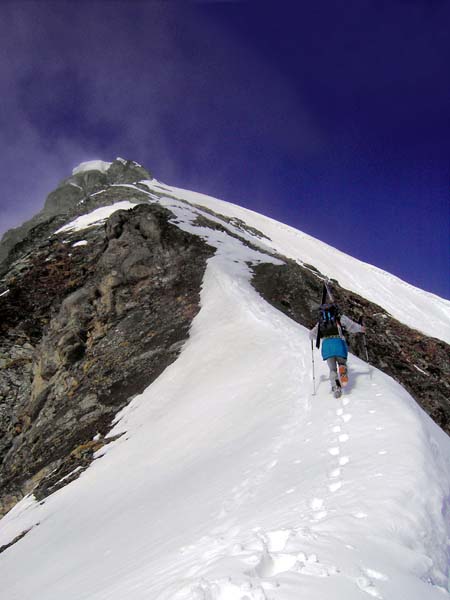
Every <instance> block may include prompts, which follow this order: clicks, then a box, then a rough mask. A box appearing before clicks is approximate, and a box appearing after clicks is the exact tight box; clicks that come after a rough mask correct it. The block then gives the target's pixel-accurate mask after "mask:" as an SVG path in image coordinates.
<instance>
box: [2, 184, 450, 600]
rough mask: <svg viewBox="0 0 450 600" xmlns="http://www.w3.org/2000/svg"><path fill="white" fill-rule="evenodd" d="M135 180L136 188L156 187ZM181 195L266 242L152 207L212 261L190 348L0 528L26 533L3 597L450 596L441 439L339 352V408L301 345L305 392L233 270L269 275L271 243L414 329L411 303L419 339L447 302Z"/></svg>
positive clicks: (285, 332)
mask: <svg viewBox="0 0 450 600" xmlns="http://www.w3.org/2000/svg"><path fill="white" fill-rule="evenodd" d="M147 183H148V186H149V193H150V194H151V193H152V192H151V190H152V189H156V188H155V185H158V186H160V185H161V184H155V182H154V181H152V182H147ZM161 189H162V188H161ZM165 189H166V190H167V192H169V190H168V188H167V187H165ZM183 194H184V198H182V199H185V200H190V201H194V202H196V203H200V204H204V205H207V206H209V207H210V208H212V209H213V210H216V211H218V212H221V213H222V214H227V215H232V216H237V217H239V218H242V219H243V220H245V221H246V222H247V223H248V224H249V225H251V226H253V227H256V228H257V229H260V230H261V231H263V233H265V234H266V235H268V236H269V237H270V238H271V240H272V242H271V243H270V242H268V241H267V240H262V241H258V239H257V238H256V237H254V236H251V237H252V242H253V243H255V244H256V243H258V244H259V247H260V248H261V251H260V252H257V251H256V250H252V249H250V248H248V247H246V246H245V245H244V244H242V243H241V242H240V241H239V240H238V239H235V238H232V237H230V236H228V235H227V234H226V233H224V232H222V231H214V230H211V229H206V228H202V227H196V226H195V225H194V221H195V217H196V214H195V211H194V210H193V209H192V208H191V207H189V206H188V205H187V204H185V203H184V202H181V201H179V200H176V199H174V198H170V197H167V198H165V199H164V198H163V199H161V200H160V202H161V204H163V205H165V206H167V207H169V208H170V210H172V211H173V212H174V213H175V215H176V222H177V224H178V226H179V227H181V228H183V229H185V230H187V231H191V232H194V233H196V234H198V235H202V236H203V237H205V238H206V239H207V240H208V242H209V243H210V244H211V245H213V246H215V247H216V248H217V252H216V254H215V256H214V257H213V258H211V259H210V260H209V262H208V267H207V270H206V273H205V278H204V282H203V287H202V293H201V310H200V312H199V313H198V315H197V316H196V317H195V319H194V321H193V325H192V328H191V334H190V338H189V340H188V342H187V343H186V344H185V346H184V348H183V350H182V352H181V354H180V356H179V358H178V359H177V360H176V361H175V362H174V363H173V364H172V365H171V366H169V367H168V368H167V369H166V370H165V371H164V373H163V374H162V375H161V376H160V377H159V378H158V379H157V380H156V381H155V382H154V383H153V384H152V385H151V386H149V387H148V388H147V389H146V390H145V391H144V393H143V394H141V395H140V396H137V397H136V398H134V399H133V400H132V402H131V403H130V404H129V406H128V407H126V408H125V409H124V410H123V411H121V413H119V414H118V415H117V417H116V420H115V424H114V427H113V429H112V431H111V434H110V435H111V437H112V436H116V435H117V434H123V435H122V436H121V437H120V438H119V439H117V440H115V441H112V442H111V443H110V444H109V445H108V446H106V447H104V448H102V450H100V451H99V452H98V454H97V460H95V461H94V463H93V464H92V465H91V466H90V467H89V468H88V469H87V470H86V471H85V472H83V473H82V474H81V476H80V477H79V479H78V480H76V481H74V482H73V483H71V484H69V485H67V486H66V487H65V488H62V489H60V490H59V491H58V492H56V493H54V494H53V495H52V496H50V497H49V498H47V499H46V500H45V502H43V503H37V502H36V501H35V500H34V499H33V497H27V498H25V499H24V500H23V501H22V502H20V503H19V504H18V505H17V506H16V507H15V508H14V509H13V510H12V511H10V513H8V515H6V516H5V517H4V518H3V519H2V520H1V521H0V546H2V545H4V544H8V543H10V542H11V541H12V540H13V539H15V538H16V536H18V535H20V534H21V533H23V532H24V531H27V530H29V531H28V533H27V534H26V535H25V536H24V537H23V538H22V539H21V540H20V541H19V542H17V543H16V544H14V545H12V546H11V547H10V548H8V549H7V550H5V551H4V552H3V553H2V554H0V582H1V598H2V600H31V599H33V600H34V599H36V598H39V600H61V598H64V600H124V599H126V600H368V599H369V598H379V599H384V600H435V599H436V600H443V599H444V598H450V594H449V593H448V585H449V539H450V439H449V438H448V436H446V435H445V434H444V433H443V432H442V430H440V429H439V427H437V426H436V425H435V424H434V423H433V422H432V421H431V419H430V418H429V417H428V416H427V415H426V414H425V413H424V412H423V411H422V410H421V409H420V408H419V407H418V406H417V404H416V403H415V402H414V400H413V399H412V398H411V396H410V395H409V394H408V393H407V392H406V391H405V390H404V389H403V388H402V387H401V386H400V385H399V384H397V383H396V382H395V381H393V380H392V379H391V378H389V377H388V376H386V375H384V374H383V373H382V372H380V371H378V370H376V369H374V368H372V367H370V366H369V365H367V364H366V363H364V362H362V361H361V360H359V359H357V358H356V357H354V356H350V357H349V369H350V384H349V386H348V388H346V390H345V393H344V394H343V396H342V397H341V398H340V399H339V400H336V399H334V398H333V397H332V396H331V394H330V390H329V382H328V373H327V371H328V369H327V367H326V365H325V364H324V363H323V362H322V361H321V360H320V356H319V354H318V353H317V352H316V354H315V359H316V361H315V364H316V379H317V384H318V385H317V394H316V395H315V396H313V394H312V379H311V345H310V340H309V337H308V331H307V330H306V329H305V328H303V327H301V326H300V325H298V324H296V323H294V322H293V321H291V320H290V319H289V318H288V317H286V316H285V315H283V314H281V313H280V312H278V311H277V310H276V309H275V308H273V307H272V306H271V305H269V304H268V303H266V302H265V301H264V300H263V299H262V298H261V296H260V295H259V294H258V293H257V292H256V291H255V290H254V288H253V287H252V286H251V284H250V278H251V273H250V270H249V268H248V266H247V262H253V263H254V262H258V261H263V262H269V261H272V262H276V259H273V258H270V257H269V256H268V255H267V254H265V253H264V245H265V244H268V245H269V246H272V247H273V248H276V249H277V250H278V251H280V252H283V253H284V254H289V256H294V257H295V258H296V260H299V261H302V262H306V263H309V264H312V265H314V266H316V267H317V268H319V269H320V270H321V271H322V272H324V273H325V274H327V275H331V276H333V277H335V278H337V279H338V280H339V281H340V283H341V285H344V286H348V287H350V288H351V289H355V288H354V287H352V286H350V285H348V282H349V281H350V282H351V283H353V284H354V285H355V286H357V285H362V284H361V283H360V282H359V280H358V273H363V275H364V281H363V283H364V284H365V285H367V286H368V287H370V286H372V287H371V288H370V289H371V293H372V295H375V296H377V297H378V298H379V299H378V300H375V301H377V302H378V303H379V304H380V305H381V306H383V307H385V308H387V307H388V306H390V307H391V309H389V310H390V312H392V311H395V310H398V298H396V297H395V294H397V295H398V290H399V289H401V290H402V294H403V295H404V297H407V301H408V303H410V304H411V306H413V305H414V306H415V307H416V308H415V311H412V313H411V314H410V315H409V316H408V319H409V320H410V321H411V322H412V323H413V326H415V327H418V326H419V324H421V319H420V320H419V319H418V317H417V315H419V314H420V311H421V310H422V308H421V307H422V306H424V305H426V306H427V307H428V311H430V310H431V311H432V314H433V318H432V319H430V323H429V324H428V325H429V327H431V328H432V327H437V325H436V324H440V326H442V323H444V322H446V323H447V324H448V323H449V322H450V314H449V313H450V311H449V308H448V306H447V304H448V303H447V304H446V303H445V301H441V299H439V298H437V299H436V297H434V296H432V295H431V294H426V293H425V292H422V291H421V290H416V288H412V287H411V286H408V285H407V284H405V283H404V282H401V281H400V280H397V279H396V278H395V277H393V276H391V275H388V274H386V273H384V274H383V272H380V271H379V270H378V269H375V268H374V267H370V266H368V265H364V264H363V263H359V261H355V259H351V258H350V257H347V256H345V255H342V253H339V252H338V251H336V250H334V249H332V248H330V247H328V246H326V245H324V244H321V243H320V242H318V241H317V240H313V238H309V236H305V235H304V234H302V233H301V232H296V231H295V230H292V229H290V228H288V227H287V226H284V225H281V224H279V223H275V222H274V221H271V220H270V219H267V218H266V217H261V216H259V215H255V213H250V212H249V211H245V210H244V209H239V210H237V209H236V207H234V206H232V205H227V204H226V203H223V202H221V201H216V200H211V199H207V198H206V199H205V197H201V198H200V197H199V195H193V196H192V197H191V196H189V198H187V197H186V196H188V195H189V194H188V193H187V192H183ZM171 195H174V196H177V197H179V198H181V195H182V194H181V192H180V191H177V190H175V189H174V188H171ZM114 206H117V205H114ZM96 222H97V221H96ZM89 223H91V221H89ZM240 234H241V235H243V234H242V232H240ZM246 235H250V234H245V235H244V237H245V236H246ZM357 263H359V266H358V265H357ZM379 282H384V283H383V285H382V286H381V283H379ZM380 286H381V287H380ZM355 291H358V290H355ZM365 295H366V296H367V297H368V298H370V299H371V300H373V297H371V296H369V293H367V294H365ZM392 314H394V312H392ZM415 315H416V316H415ZM415 318H417V320H414V319H415ZM402 320H403V319H402ZM433 320H434V325H433ZM405 322H406V321H405ZM442 331H443V329H442V328H441V332H442Z"/></svg>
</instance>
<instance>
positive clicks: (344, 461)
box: [339, 456, 350, 467]
mask: <svg viewBox="0 0 450 600" xmlns="http://www.w3.org/2000/svg"><path fill="white" fill-rule="evenodd" d="M349 462H350V458H349V457H348V456H341V458H340V459H339V464H340V465H341V467H343V466H344V465H346V464H348V463H349Z"/></svg>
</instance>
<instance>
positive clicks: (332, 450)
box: [328, 446, 341, 456]
mask: <svg viewBox="0 0 450 600" xmlns="http://www.w3.org/2000/svg"><path fill="white" fill-rule="evenodd" d="M340 451H341V450H340V448H339V446H334V447H333V448H328V452H329V453H330V454H331V456H338V454H339V453H340Z"/></svg>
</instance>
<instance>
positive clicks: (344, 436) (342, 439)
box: [338, 433, 350, 442]
mask: <svg viewBox="0 0 450 600" xmlns="http://www.w3.org/2000/svg"><path fill="white" fill-rule="evenodd" d="M338 439H339V441H340V442H348V440H349V439H350V436H349V435H348V434H346V433H342V434H341V435H340V436H339V438H338Z"/></svg>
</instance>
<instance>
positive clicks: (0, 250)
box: [0, 158, 151, 276]
mask: <svg viewBox="0 0 450 600" xmlns="http://www.w3.org/2000/svg"><path fill="white" fill-rule="evenodd" d="M142 179H151V175H150V173H149V172H148V171H146V169H144V168H143V167H141V165H138V164H137V163H135V162H133V161H131V160H124V159H121V158H118V159H116V160H115V161H114V162H113V163H111V166H110V167H109V169H108V170H107V171H106V172H105V173H104V172H102V171H98V170H89V171H82V172H80V173H76V174H75V175H72V176H71V177H69V178H67V179H64V181H62V182H61V183H60V184H59V186H58V187H57V188H56V190H54V191H53V192H51V193H50V194H49V195H48V196H47V199H46V201H45V205H44V208H43V209H42V210H41V212H39V213H38V214H37V215H35V216H34V217H33V218H32V219H30V220H29V221H26V222H25V223H24V224H23V225H21V226H20V227H17V228H15V229H10V230H9V231H7V232H6V233H5V234H4V236H3V237H2V239H1V242H0V276H1V275H3V274H5V273H6V271H7V270H8V268H9V266H10V265H11V264H12V263H13V262H14V261H16V260H18V259H19V258H21V257H22V256H23V255H24V254H26V253H27V252H28V251H30V249H33V247H34V245H35V244H36V243H38V242H39V241H40V240H45V239H46V238H47V237H48V236H49V235H50V234H51V233H52V232H53V231H55V230H56V229H57V225H58V223H63V222H65V221H67V217H70V216H72V215H77V216H78V215H80V214H83V213H85V212H89V211H90V210H92V207H93V206H95V207H97V206H102V199H101V198H99V197H96V198H95V200H94V198H93V197H92V195H93V194H97V193H98V192H101V191H102V190H105V189H106V188H108V187H109V186H111V185H120V184H128V183H135V182H138V181H141V180H142ZM109 192H110V193H109V194H108V195H107V198H108V202H109V201H110V198H111V192H112V189H110V190H109ZM121 192H122V193H121ZM123 192H124V190H123V188H122V189H118V190H116V193H117V195H119V196H121V199H123V195H124V194H123ZM131 195H133V196H134V197H135V198H136V200H137V201H142V200H146V197H145V196H144V195H139V193H138V192H135V193H134V194H130V191H128V196H131ZM30 242H31V243H30Z"/></svg>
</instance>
